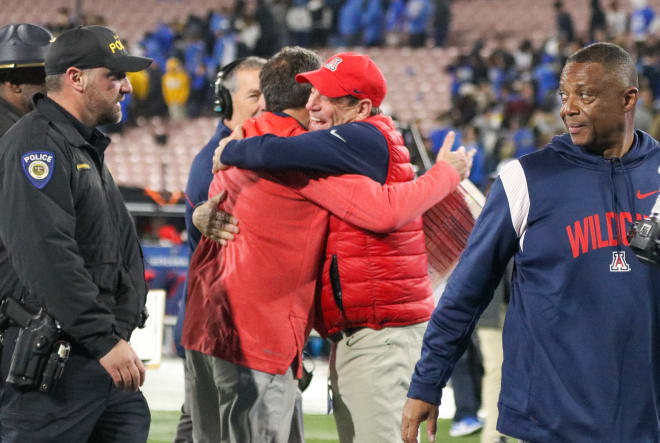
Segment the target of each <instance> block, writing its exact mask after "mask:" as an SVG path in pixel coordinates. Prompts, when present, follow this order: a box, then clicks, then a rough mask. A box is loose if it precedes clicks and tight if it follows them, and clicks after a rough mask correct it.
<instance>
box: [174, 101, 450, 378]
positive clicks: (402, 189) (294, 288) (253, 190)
mask: <svg viewBox="0 0 660 443" xmlns="http://www.w3.org/2000/svg"><path fill="white" fill-rule="evenodd" d="M244 128H245V129H246V132H247V135H248V136H250V135H256V134H258V133H259V132H258V131H262V132H267V131H270V132H275V133H276V134H282V135H291V134H293V133H295V132H298V131H301V130H302V128H301V127H300V125H299V124H298V122H296V121H295V120H294V119H293V118H291V117H283V116H279V115H275V114H271V113H264V114H262V115H261V116H260V117H258V118H257V119H254V120H249V121H248V123H246V125H244ZM457 183H458V174H457V173H456V172H455V171H454V170H453V169H452V168H451V167H450V166H449V165H447V164H446V163H442V164H438V165H437V166H436V167H434V168H432V169H431V170H430V171H429V172H427V173H426V174H425V175H424V176H423V177H422V178H420V179H419V180H417V181H416V182H409V183H406V184H404V185H399V186H389V185H385V186H381V185H380V184H378V183H376V182H374V181H373V180H370V179H368V178H366V177H363V176H356V175H345V176H336V177H334V176H330V177H324V176H316V177H311V176H310V175H305V174H302V173H295V172H284V173H280V174H277V175H268V174H265V173H256V172H252V171H246V170H241V169H237V168H229V169H227V170H225V171H221V172H220V173H218V174H216V175H215V176H214V178H213V182H212V183H211V188H210V190H209V196H213V195H215V194H216V193H217V192H219V191H220V190H221V189H224V190H226V191H227V199H226V200H225V201H224V202H223V204H222V205H221V208H222V209H223V210H225V211H227V212H230V213H232V214H233V215H234V216H236V218H238V220H239V228H240V233H239V234H238V235H236V238H235V240H234V241H232V242H229V243H228V244H227V245H226V246H224V247H220V246H219V245H218V244H217V243H214V242H213V241H211V240H208V239H207V238H205V237H203V238H202V240H201V241H200V243H199V246H198V247H197V249H196V250H195V253H194V255H193V257H192V260H191V263H190V270H189V273H188V302H187V307H186V317H185V322H184V329H183V337H182V343H183V345H184V346H185V347H186V348H187V349H191V350H195V351H199V352H202V353H204V354H208V355H213V356H215V357H218V358H222V359H224V360H227V361H230V362H232V363H235V364H240V365H242V366H246V367H249V368H252V369H256V370H259V371H263V372H268V373H271V374H284V373H285V372H286V370H287V369H288V368H289V366H291V364H292V362H299V361H300V360H301V356H302V348H303V345H304V343H305V339H306V338H307V335H308V333H309V331H310V329H311V325H312V322H313V319H314V310H313V304H314V294H315V288H316V282H317V277H318V271H319V268H320V263H321V260H322V258H323V250H324V248H325V241H326V237H327V228H328V221H329V211H330V212H332V213H333V214H335V215H337V216H338V217H340V218H343V219H345V220H347V221H348V222H350V223H353V224H355V225H357V226H360V227H362V228H364V229H370V230H373V231H379V232H388V231H390V230H392V229H396V228H397V227H399V226H401V225H402V224H405V223H408V222H410V220H411V219H412V218H413V216H414V215H418V214H421V213H422V212H423V211H425V210H427V209H428V208H429V207H431V206H432V205H434V204H435V203H436V202H438V201H439V200H440V199H442V198H443V197H444V196H445V195H447V193H448V192H449V191H450V190H451V189H454V188H455V187H456V184H457ZM296 368H297V370H296V373H297V375H298V376H300V375H301V374H302V369H301V367H300V365H297V366H296Z"/></svg>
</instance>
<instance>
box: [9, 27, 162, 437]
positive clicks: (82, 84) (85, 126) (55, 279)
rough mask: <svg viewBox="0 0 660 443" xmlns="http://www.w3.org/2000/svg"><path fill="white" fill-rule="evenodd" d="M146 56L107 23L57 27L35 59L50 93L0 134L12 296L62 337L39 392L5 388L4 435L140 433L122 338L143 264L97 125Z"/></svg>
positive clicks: (136, 307)
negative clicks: (56, 373)
mask: <svg viewBox="0 0 660 443" xmlns="http://www.w3.org/2000/svg"><path fill="white" fill-rule="evenodd" d="M150 63H151V60H150V59H148V58H143V57H135V56H131V55H129V54H128V52H127V51H126V49H125V48H124V46H123V44H122V42H121V41H120V40H119V37H118V36H117V35H116V34H115V33H114V32H113V31H111V30H110V29H108V28H105V27H101V26H88V27H78V28H75V29H72V30H70V31H66V32H64V33H63V34H62V35H60V36H59V37H58V38H57V40H55V41H54V42H53V43H52V44H51V47H50V48H49V50H48V53H47V56H46V60H45V71H46V89H47V92H48V97H46V96H44V95H42V94H37V95H35V97H34V99H33V102H34V107H35V110H34V112H32V113H30V114H29V115H27V116H25V117H24V118H23V119H21V120H20V121H19V122H18V123H16V124H15V125H14V126H13V127H12V128H11V129H10V130H9V131H8V133H7V134H6V136H5V137H3V138H2V139H0V240H2V242H3V243H4V244H5V245H6V246H7V250H8V255H9V262H10V263H11V266H12V268H13V270H14V271H15V272H16V274H17V276H18V282H17V284H16V287H15V288H14V291H13V294H12V296H13V297H14V298H16V299H18V300H19V301H20V303H21V304H22V305H23V306H24V308H25V309H27V310H28V311H30V312H31V313H36V312H37V311H38V310H39V309H45V310H46V311H47V312H48V314H49V315H50V316H52V318H54V319H55V321H56V322H57V323H58V324H59V326H60V327H61V331H62V337H63V338H64V339H65V340H68V341H69V342H70V343H71V345H72V346H71V355H70V357H69V360H68V362H67V363H66V366H65V368H64V371H63V374H62V376H61V379H60V380H59V382H58V383H57V385H56V386H55V387H54V388H53V390H52V391H51V392H50V393H49V394H44V393H42V392H39V391H38V390H37V388H36V387H35V388H29V389H25V388H20V389H19V388H17V387H16V386H14V385H13V384H10V383H7V384H6V385H5V388H4V391H3V395H2V397H1V399H0V419H1V420H2V425H3V434H2V441H3V442H74V443H75V442H87V441H94V442H105V441H121V442H129V443H131V442H145V441H146V439H147V435H148V432H149V422H150V416H149V409H148V407H147V404H146V401H145V399H144V397H143V395H142V393H141V392H140V391H139V387H140V386H141V385H142V384H143V382H144V377H145V369H144V366H143V364H142V362H141V361H140V359H139V358H138V356H137V355H136V353H135V352H134V350H133V349H132V348H131V346H130V344H129V343H128V341H129V339H130V336H131V333H132V331H133V330H134V328H135V327H137V326H139V325H140V324H142V323H143V322H144V319H145V310H144V303H145V298H146V292H147V287H146V283H145V281H144V266H143V261H142V254H141V251H140V245H139V243H138V238H137V234H136V231H135V228H134V226H133V223H132V220H131V217H130V215H129V214H128V212H127V210H126V208H125V206H124V202H123V201H122V198H121V195H120V193H119V189H118V187H117V186H116V185H115V183H114V181H113V178H112V176H111V175H110V172H109V171H108V169H107V167H106V166H105V165H104V161H103V159H104V152H105V149H106V148H107V146H108V144H109V143H110V139H109V138H108V137H106V136H105V135H104V134H103V133H101V132H100V131H99V130H98V129H96V128H95V127H96V126H99V125H104V124H110V123H117V122H118V121H119V120H120V118H121V107H120V103H119V102H120V101H121V100H122V99H123V97H124V95H125V94H128V93H130V92H131V91H132V88H131V85H130V83H129V81H128V79H127V78H126V74H125V73H126V72H133V71H139V70H142V69H145V68H146V67H148V66H149V64H150ZM16 336H17V328H16V327H11V328H9V329H7V331H5V348H4V354H3V361H5V362H6V361H9V358H10V356H11V355H12V353H13V354H14V355H16V354H17V353H14V348H16V346H15V337H16ZM19 350H20V349H19ZM20 351H25V350H20ZM6 366H7V365H6V364H5V365H3V368H2V376H3V377H5V376H6V375H7V372H8V370H7V367H6Z"/></svg>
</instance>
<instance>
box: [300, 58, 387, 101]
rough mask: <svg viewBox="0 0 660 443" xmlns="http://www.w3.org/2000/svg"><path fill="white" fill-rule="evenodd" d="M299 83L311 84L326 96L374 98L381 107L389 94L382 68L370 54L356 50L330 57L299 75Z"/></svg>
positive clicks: (372, 99)
mask: <svg viewBox="0 0 660 443" xmlns="http://www.w3.org/2000/svg"><path fill="white" fill-rule="evenodd" d="M296 81H297V82H298V83H311V84H312V86H314V87H315V88H316V90H317V91H319V92H320V93H321V94H322V95H325V96H326V97H333V98H335V97H343V96H345V95H352V96H353V97H355V98H359V99H363V98H368V99H371V103H372V104H373V105H374V106H375V107H378V106H380V104H381V103H382V102H383V99H384V98H385V94H387V83H386V82H385V77H384V76H383V73H382V72H381V71H380V68H378V66H377V65H376V63H374V61H373V60H371V59H370V58H369V56H367V55H363V54H357V53H355V52H340V53H339V54H335V55H333V56H332V57H330V58H329V59H328V61H327V62H326V63H325V65H323V66H321V68H319V69H317V70H316V71H309V72H303V73H301V74H298V75H296Z"/></svg>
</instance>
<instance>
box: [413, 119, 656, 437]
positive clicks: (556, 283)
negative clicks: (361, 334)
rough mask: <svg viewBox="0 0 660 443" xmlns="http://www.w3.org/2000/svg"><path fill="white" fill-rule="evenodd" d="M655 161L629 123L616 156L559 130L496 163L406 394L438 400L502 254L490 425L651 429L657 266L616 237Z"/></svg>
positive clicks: (652, 144) (643, 210)
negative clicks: (543, 143)
mask: <svg viewBox="0 0 660 443" xmlns="http://www.w3.org/2000/svg"><path fill="white" fill-rule="evenodd" d="M658 166H660V147H659V146H658V143H657V142H656V141H655V140H653V139H652V138H651V137H650V136H648V135H647V134H645V133H644V132H642V131H636V132H635V139H634V142H633V146H632V148H631V149H630V151H629V152H628V153H627V154H626V155H625V156H623V157H622V158H621V159H611V160H610V159H605V158H603V157H601V156H598V155H593V154H589V153H587V152H586V151H585V150H584V149H582V148H580V147H577V146H575V145H573V144H572V142H571V139H570V137H569V135H567V134H564V135H562V136H557V137H555V138H553V140H552V142H551V143H550V144H549V145H548V146H547V147H546V148H545V149H543V150H540V151H537V152H535V153H533V154H530V155H527V156H524V157H522V158H520V159H518V160H514V161H512V162H511V163H510V164H508V165H507V166H506V167H505V168H504V169H503V171H502V173H501V174H500V176H499V178H498V179H497V180H496V181H495V183H494V184H493V187H492V188H491V191H490V194H489V195H488V199H487V201H486V205H485V207H484V209H483V212H482V213H481V215H480V217H479V219H478V220H477V222H476V224H475V226H474V229H473V231H472V234H471V235H470V238H469V240H468V245H467V248H466V249H465V251H464V252H463V255H462V257H461V260H460V263H459V265H458V266H457V268H456V270H455V271H454V272H453V273H452V275H451V277H450V279H449V281H448V284H447V288H446V290H445V292H444V294H443V295H442V297H441V299H440V302H439V304H438V307H437V308H436V310H435V311H434V313H433V316H432V318H431V320H430V322H429V327H428V329H427V331H426V334H425V336H424V344H423V347H422V357H421V360H420V361H419V362H418V363H417V366H416V368H415V372H414V375H413V379H412V383H411V386H410V390H409V393H408V396H409V397H411V398H417V399H421V400H424V401H427V402H429V403H433V404H439V402H440V398H441V392H442V388H443V387H444V386H445V384H446V382H447V379H448V378H449V376H450V373H451V371H452V368H453V366H454V364H455V363H456V361H457V360H458V358H459V357H460V355H461V353H462V352H463V351H464V350H465V347H466V346H467V343H468V341H469V338H470V335H471V334H472V331H473V329H474V326H475V324H476V322H477V320H478V318H479V315H480V314H481V312H482V311H483V310H484V308H485V307H486V306H487V305H488V303H489V301H490V299H491V297H492V295H493V290H494V289H495V287H496V286H497V284H498V282H499V280H500V278H501V277H502V274H503V272H504V269H505V266H506V264H507V262H509V260H510V259H511V258H512V257H513V259H514V266H515V267H514V272H513V278H512V294H511V303H510V305H509V308H508V311H507V315H506V320H505V323H504V332H503V346H504V363H503V366H502V390H501V393H500V399H499V419H498V423H497V428H498V430H499V431H501V432H502V433H504V434H506V435H510V436H512V437H516V438H519V439H523V440H529V441H533V442H535V443H546V442H547V443H569V442H570V443H586V442H589V443H593V442H599V443H604V442H612V443H614V442H616V443H622V442H635V443H657V442H658V441H660V420H659V417H660V346H659V344H660V269H658V268H657V267H654V266H651V265H648V264H643V263H641V262H640V261H639V260H638V259H637V258H636V257H635V255H634V254H633V252H632V250H631V249H630V248H629V247H628V242H627V239H626V238H625V232H628V231H629V230H630V227H631V223H632V221H633V220H636V219H639V218H641V217H642V216H644V215H648V214H649V213H650V212H651V207H652V206H653V203H654V202H655V198H656V196H657V189H658V182H659V178H660V176H659V175H658ZM620 224H623V225H624V232H620V230H619V229H618V226H619V225H620Z"/></svg>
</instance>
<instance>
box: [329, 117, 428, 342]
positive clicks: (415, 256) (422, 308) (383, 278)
mask: <svg viewBox="0 0 660 443" xmlns="http://www.w3.org/2000/svg"><path fill="white" fill-rule="evenodd" d="M364 121H365V122H367V123H370V124H372V125H374V126H375V127H376V128H378V130H379V131H380V132H381V133H382V134H383V135H384V136H385V139H386V140H387V145H388V149H389V154H390V162H389V167H388V171H387V179H386V183H394V182H403V181H409V180H412V179H413V178H414V171H413V169H412V165H411V164H410V154H409V153H408V150H407V148H406V147H405V146H404V144H403V137H402V136H401V134H400V133H399V132H398V131H397V130H396V128H395V127H394V124H393V122H392V120H391V119H390V118H389V117H385V116H382V115H376V116H372V117H369V118H368V119H366V120H364ZM333 262H334V264H333ZM427 267H428V261H427V258H426V246H425V243H424V232H423V231H422V218H421V217H419V218H417V219H416V220H415V221H413V222H411V223H409V224H408V225H406V226H404V227H402V228H401V229H399V230H398V231H395V232H392V233H390V234H387V235H382V234H374V233H371V232H367V231H364V230H361V229H359V228H356V227H354V226H353V225H351V224H348V223H346V222H344V221H342V220H340V219H339V218H337V217H334V216H331V217H330V233H329V236H328V242H327V244H326V258H325V263H324V265H323V274H322V288H321V296H320V302H319V304H318V305H317V314H318V316H317V321H316V329H317V330H318V331H319V333H320V334H321V335H323V336H326V335H329V334H333V333H335V332H338V331H341V330H342V329H346V328H354V327H369V328H373V329H382V328H383V327H386V326H405V325H411V324H416V323H421V322H424V321H427V320H428V319H429V318H430V317H431V312H432V311H433V291H432V288H431V280H430V278H429V276H428V270H427ZM333 276H334V279H335V280H338V281H339V284H340V286H341V298H340V297H339V296H338V295H337V294H333V288H332V283H331V278H333ZM340 306H341V307H340Z"/></svg>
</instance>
